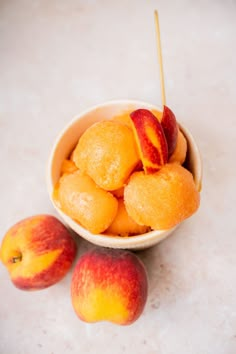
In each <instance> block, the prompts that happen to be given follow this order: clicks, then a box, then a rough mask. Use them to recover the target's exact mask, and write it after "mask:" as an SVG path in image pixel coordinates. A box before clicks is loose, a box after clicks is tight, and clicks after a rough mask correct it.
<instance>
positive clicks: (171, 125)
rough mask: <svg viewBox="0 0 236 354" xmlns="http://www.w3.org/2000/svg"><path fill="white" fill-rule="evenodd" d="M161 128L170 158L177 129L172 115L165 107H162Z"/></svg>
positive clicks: (174, 144) (176, 136) (175, 140)
mask: <svg viewBox="0 0 236 354" xmlns="http://www.w3.org/2000/svg"><path fill="white" fill-rule="evenodd" d="M161 126H162V129H163V131H164V134H165V137H166V141H167V145H168V156H169V157H170V156H171V155H172V154H173V152H174V150H175V148H176V144H177V138H178V130H179V128H178V124H177V121H176V118H175V115H174V113H173V112H172V111H171V110H170V108H168V107H167V106H164V110H163V115H162V119H161Z"/></svg>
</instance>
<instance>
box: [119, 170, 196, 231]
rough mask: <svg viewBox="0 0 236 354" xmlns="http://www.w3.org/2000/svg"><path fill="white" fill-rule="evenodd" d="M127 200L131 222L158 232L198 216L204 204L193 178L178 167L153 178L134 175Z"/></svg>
mask: <svg viewBox="0 0 236 354" xmlns="http://www.w3.org/2000/svg"><path fill="white" fill-rule="evenodd" d="M124 200H125V206H126V209H127V212H128V214H129V215H130V216H131V218H132V219H133V220H134V221H136V222H137V223H138V224H140V225H148V226H150V227H151V228H152V229H154V230H166V229H170V228H172V227H174V226H175V225H177V224H178V223H180V222H181V221H183V220H184V219H186V218H188V217H190V216H191V215H192V214H193V213H194V212H196V210H197V209H198V207H199V203H200V197H199V193H198V191H197V188H196V186H195V184H194V180H193V176H192V174H191V173H190V172H189V171H188V170H186V169H185V168H184V167H182V166H181V165H179V164H177V163H171V164H166V165H164V166H163V167H162V168H161V169H160V170H159V171H158V172H156V173H153V174H148V175H146V174H145V173H144V172H135V173H133V174H132V176H131V178H130V181H129V183H128V185H127V186H126V187H125V192H124Z"/></svg>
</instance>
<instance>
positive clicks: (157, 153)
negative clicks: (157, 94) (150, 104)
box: [130, 109, 168, 173]
mask: <svg viewBox="0 0 236 354" xmlns="http://www.w3.org/2000/svg"><path fill="white" fill-rule="evenodd" d="M130 117H131V120H132V122H133V131H134V135H135V138H136V143H137V146H138V147H139V153H140V158H141V161H142V163H143V168H144V171H145V172H146V173H154V172H156V171H158V170H159V169H160V168H161V166H163V165H164V164H165V163H166V162H167V159H168V146H167V141H166V138H165V135H164V132H163V129H162V126H161V123H160V122H159V121H158V119H157V118H156V117H155V116H154V115H153V113H152V112H151V111H149V110H147V109H137V110H136V111H134V112H132V113H131V114H130Z"/></svg>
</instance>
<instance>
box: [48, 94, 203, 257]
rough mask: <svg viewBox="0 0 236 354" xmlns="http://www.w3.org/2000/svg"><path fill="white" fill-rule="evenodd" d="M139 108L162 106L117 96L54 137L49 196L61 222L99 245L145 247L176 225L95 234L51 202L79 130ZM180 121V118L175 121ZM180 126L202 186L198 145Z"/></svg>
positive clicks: (190, 163)
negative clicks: (130, 233) (132, 233)
mask: <svg viewBox="0 0 236 354" xmlns="http://www.w3.org/2000/svg"><path fill="white" fill-rule="evenodd" d="M138 108H146V109H151V110H153V109H156V110H161V109H160V108H159V107H156V106H154V105H152V104H149V103H146V102H140V101H133V100H118V101H110V102H106V103H103V104H100V105H97V106H95V107H92V108H90V109H88V110H86V111H84V112H82V113H80V114H79V115H78V116H77V117H75V118H74V119H73V120H72V121H71V122H69V124H68V125H67V126H66V127H65V128H64V129H63V131H62V132H61V133H60V134H59V136H58V137H57V139H56V141H55V143H54V146H53V149H52V152H51V155H50V158H49V164H48V173H47V185H48V192H49V196H50V199H51V201H52V204H53V206H54V207H55V209H56V210H57V212H58V213H59V214H60V216H61V218H62V219H63V220H64V222H65V223H66V224H67V225H68V226H69V227H70V228H71V229H72V230H73V231H75V232H76V233H77V234H78V235H80V236H81V237H83V238H85V239H86V240H88V241H90V242H92V243H94V244H96V245H100V246H104V247H111V248H124V249H133V250H135V249H137V250H138V249H144V248H147V247H150V246H153V245H155V244H157V243H158V242H160V241H161V240H163V239H164V238H166V237H167V236H168V235H170V234H171V233H172V232H173V230H174V229H175V228H172V229H169V230H161V231H150V232H148V233H145V234H142V235H137V236H131V237H120V236H108V235H103V234H98V235H94V234H92V233H91V232H89V231H88V230H86V229H85V228H83V227H82V226H81V225H79V224H78V223H76V222H75V221H74V220H72V219H71V218H70V217H69V216H67V215H66V214H64V213H63V212H62V211H61V210H60V209H59V208H58V207H57V205H56V204H55V203H54V200H53V198H52V193H53V189H54V186H55V184H56V183H57V181H58V180H59V177H60V171H61V165H62V162H63V160H64V159H65V158H67V157H68V156H69V155H70V153H71V151H72V150H73V148H74V147H75V145H76V144H77V142H78V140H79V137H80V136H81V135H82V133H83V132H84V131H85V130H86V129H87V128H88V127H89V126H90V125H91V124H93V123H95V122H98V121H100V120H105V119H111V118H112V117H113V116H116V115H119V114H122V113H123V112H127V111H128V110H130V111H132V110H135V109H138ZM178 123H179V121H178ZM179 125H180V129H181V131H182V132H183V134H184V135H185V138H186V139H187V142H188V153H187V159H186V161H187V166H188V169H189V170H190V171H191V172H192V174H193V177H194V181H195V184H196V186H197V188H198V189H199V190H200V189H201V181H202V163H201V158H200V154H199V150H198V147H197V145H196V143H195V141H194V139H193V137H192V135H191V134H190V132H189V131H188V130H187V129H186V128H185V127H183V126H182V125H181V124H180V123H179Z"/></svg>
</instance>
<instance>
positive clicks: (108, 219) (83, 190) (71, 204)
mask: <svg viewBox="0 0 236 354" xmlns="http://www.w3.org/2000/svg"><path fill="white" fill-rule="evenodd" d="M55 190H56V191H57V192H56V194H54V195H56V197H57V199H58V201H59V206H60V208H61V209H62V210H63V211H64V213H66V214H67V215H69V216H70V217H71V218H73V219H74V220H76V221H77V222H79V223H80V224H81V225H82V226H84V227H85V228H86V229H87V230H89V231H90V232H92V233H95V234H96V233H101V232H103V231H105V230H106V229H107V228H108V226H109V225H110V224H111V223H112V221H113V219H114V218H115V216H116V213H117V208H118V202H117V199H116V198H115V197H114V196H113V195H112V194H111V193H110V192H107V191H105V190H104V189H102V188H100V187H98V186H97V185H96V184H95V182H94V181H93V180H92V178H90V177H89V176H87V175H86V174H84V173H82V172H80V171H77V172H74V173H72V174H68V175H63V176H62V177H61V178H60V180H59V185H58V186H57V188H56V189H55Z"/></svg>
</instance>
